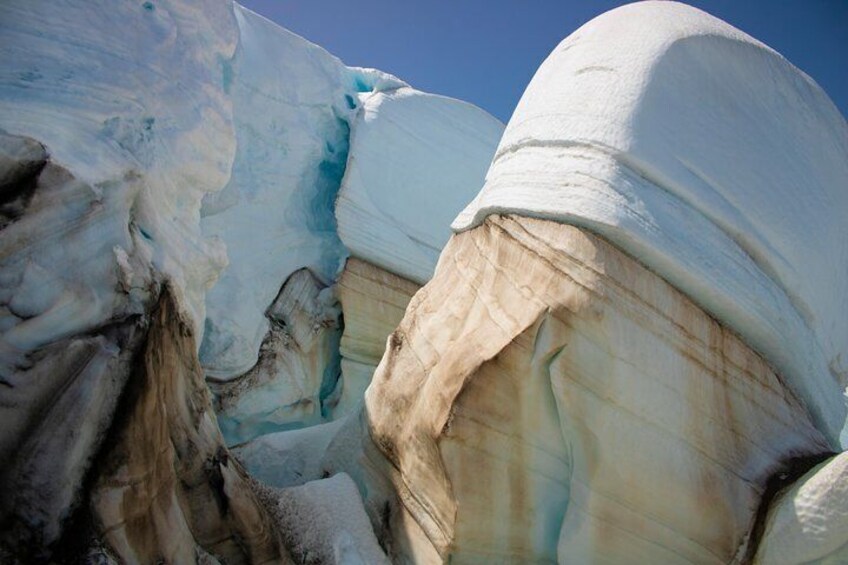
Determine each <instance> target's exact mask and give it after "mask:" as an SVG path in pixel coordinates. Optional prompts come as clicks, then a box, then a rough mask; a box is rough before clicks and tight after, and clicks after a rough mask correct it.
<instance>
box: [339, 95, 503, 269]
mask: <svg viewBox="0 0 848 565" xmlns="http://www.w3.org/2000/svg"><path fill="white" fill-rule="evenodd" d="M359 100H360V107H359V109H358V110H357V114H356V118H355V121H354V122H353V128H352V130H353V131H352V136H351V149H350V151H351V158H350V159H349V161H348V166H347V170H346V172H345V177H344V182H343V183H342V187H341V189H340V191H339V199H338V202H337V204H336V217H337V218H338V222H339V236H340V237H341V239H342V241H343V242H344V244H345V245H346V246H347V248H348V249H349V250H350V252H351V254H352V255H355V256H357V257H360V258H362V259H365V260H366V261H369V262H371V263H374V264H375V265H377V266H379V267H382V268H384V269H386V270H388V271H390V272H393V273H395V274H398V275H401V276H402V277H405V278H407V279H411V280H413V281H415V282H418V283H421V284H423V283H425V282H427V281H428V280H429V279H430V277H431V276H432V275H433V269H435V267H436V261H437V260H438V258H439V253H440V252H441V250H442V248H443V247H444V246H445V243H447V241H448V238H449V237H450V234H451V231H450V222H451V220H452V219H453V218H454V216H456V214H457V213H458V212H459V211H460V210H461V209H462V208H463V206H465V205H466V204H467V203H468V202H469V201H470V200H471V199H472V198H474V195H476V194H477V192H478V191H479V190H480V187H481V186H482V185H483V178H484V175H485V173H486V168H487V167H488V166H489V163H490V162H491V159H492V156H493V155H494V153H495V148H496V146H497V142H498V140H499V139H500V137H501V134H502V133H503V124H501V123H500V122H499V121H498V120H496V119H495V118H493V117H492V116H490V115H489V114H487V113H486V112H484V111H483V110H480V109H479V108H477V107H475V106H472V105H471V104H468V103H465V102H461V101H459V100H455V99H453V98H446V97H444V96H437V95H434V94H427V93H424V92H420V91H417V90H415V89H412V88H408V87H405V88H393V89H387V90H384V91H380V92H373V93H372V92H365V93H362V94H360V95H359Z"/></svg>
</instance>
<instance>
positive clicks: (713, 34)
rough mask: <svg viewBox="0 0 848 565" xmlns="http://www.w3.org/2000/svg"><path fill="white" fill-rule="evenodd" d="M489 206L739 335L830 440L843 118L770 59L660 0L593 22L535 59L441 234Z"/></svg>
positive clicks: (843, 357) (847, 280)
mask: <svg viewBox="0 0 848 565" xmlns="http://www.w3.org/2000/svg"><path fill="white" fill-rule="evenodd" d="M645 30H650V33H646V31H645ZM503 211H513V212H517V213H520V214H526V215H531V216H538V217H543V218H553V219H557V220H560V221H564V222H568V223H573V224H575V225H578V226H582V227H586V228H589V229H591V230H593V231H595V232H597V233H599V234H601V235H602V236H604V237H606V238H607V239H609V240H610V241H612V242H613V243H615V244H616V245H618V246H620V247H621V248H623V249H624V250H626V251H627V252H628V253H630V254H631V255H632V256H634V257H636V258H637V259H639V260H640V261H642V262H643V263H645V264H646V265H648V266H649V267H650V268H651V269H653V270H654V271H656V272H657V273H659V274H660V275H661V276H663V277H664V278H666V279H667V280H669V281H670V282H671V283H672V284H674V285H675V286H677V287H678V288H680V289H681V290H683V291H684V292H686V293H688V294H689V295H690V296H691V297H693V298H694V299H695V300H696V301H697V302H698V303H699V304H700V305H702V306H703V307H705V308H706V309H707V310H708V311H709V312H710V313H712V314H713V315H714V316H716V317H717V318H718V319H719V320H721V321H722V322H724V323H725V324H727V325H729V326H730V327H731V328H733V329H734V330H735V331H737V332H738V333H739V334H741V335H742V336H743V338H744V339H745V341H747V342H748V343H749V344H750V345H751V346H752V347H754V348H755V349H756V350H758V351H759V352H760V353H762V354H763V355H764V356H765V357H766V358H767V359H768V360H769V362H770V363H772V364H773V366H774V367H775V368H776V369H777V370H778V371H779V372H780V373H782V374H783V375H784V376H785V377H786V378H787V380H788V381H789V383H790V385H791V386H792V388H793V389H794V390H795V391H796V392H797V393H799V394H800V395H801V397H802V398H803V399H804V400H805V401H806V403H807V404H808V406H809V408H810V409H811V410H812V412H813V413H814V415H815V417H816V419H817V421H818V423H819V425H821V426H822V427H823V428H824V429H825V430H826V431H827V432H828V433H829V435H830V437H831V438H835V437H836V436H837V434H838V433H839V430H840V428H841V427H842V425H843V421H844V419H845V406H844V398H843V397H842V395H841V394H840V386H839V385H842V386H844V385H845V382H846V377H848V316H846V315H845V313H846V312H848V275H847V274H846V268H845V265H846V264H848V222H846V221H845V217H846V214H848V127H846V123H845V120H844V118H843V117H842V116H841V115H840V113H839V111H838V110H837V109H836V107H835V106H834V105H833V103H832V102H831V101H830V99H829V98H828V97H827V95H826V94H825V93H824V92H823V91H822V90H821V88H819V87H818V86H817V85H816V84H815V83H814V82H813V81H812V80H811V79H810V78H809V77H808V76H806V75H805V74H804V73H802V72H801V71H799V70H798V69H796V68H795V67H793V66H792V65H791V64H789V63H788V62H787V61H786V60H785V59H783V58H782V57H781V56H780V55H779V54H777V53H775V52H774V51H772V50H771V49H769V48H768V47H766V46H764V45H763V44H761V43H759V42H758V41H756V40H755V39H753V38H751V37H749V36H747V35H745V34H744V33H742V32H740V31H739V30H736V29H734V28H733V27H731V26H729V25H728V24H726V23H724V22H722V21H720V20H718V19H716V18H714V17H712V16H710V15H708V14H706V13H704V12H701V11H700V10H697V9H695V8H691V7H688V6H685V5H683V4H678V3H672V2H644V3H637V4H632V5H628V6H624V7H621V8H618V9H616V10H613V11H611V12H608V13H606V14H604V15H602V16H600V17H598V18H596V19H595V20H593V21H591V22H589V23H588V24H586V25H584V26H583V27H581V28H580V29H578V30H577V31H575V32H574V33H573V34H572V35H570V36H569V37H568V38H566V39H565V40H564V41H563V42H562V43H561V44H560V45H559V46H558V47H557V48H556V49H555V50H554V52H553V53H552V54H551V55H550V56H549V57H548V59H547V60H546V61H545V62H544V63H543V64H542V66H541V67H540V68H539V70H538V71H537V73H536V75H535V77H534V78H533V80H532V82H531V83H530V85H529V86H528V88H527V90H526V91H525V93H524V95H523V97H522V99H521V101H520V103H519V105H518V107H517V109H516V111H515V113H514V115H513V117H512V119H511V121H510V123H509V125H508V127H507V129H506V132H505V133H504V137H503V139H502V140H501V143H500V146H499V147H498V150H497V153H496V156H495V159H494V162H493V164H492V167H491V168H490V169H489V172H488V174H487V178H486V184H485V186H484V188H483V190H482V191H481V192H480V194H479V195H478V197H477V198H476V199H475V200H474V201H473V202H472V203H471V204H470V205H469V206H468V207H467V208H466V209H465V210H464V211H463V212H462V213H461V214H460V215H459V216H458V217H457V219H456V220H455V222H454V224H453V227H454V229H456V230H464V229H468V228H471V227H473V226H475V225H478V224H479V223H480V222H481V221H482V220H483V218H485V217H486V215H488V214H492V213H498V212H503Z"/></svg>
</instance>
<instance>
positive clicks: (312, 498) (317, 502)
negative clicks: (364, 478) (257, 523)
mask: <svg viewBox="0 0 848 565" xmlns="http://www.w3.org/2000/svg"><path fill="white" fill-rule="evenodd" d="M276 518H277V520H278V521H279V523H280V526H281V531H282V532H284V535H285V536H287V537H288V538H290V541H289V546H290V547H289V549H290V551H291V553H292V557H294V558H295V560H296V561H297V562H299V563H330V564H334V565H366V564H367V565H388V563H389V560H388V559H387V558H386V555H385V553H383V551H382V549H380V546H379V545H378V544H377V538H376V537H375V536H374V531H373V530H372V528H371V522H370V521H369V520H368V515H367V514H366V513H365V508H364V507H363V505H362V499H361V498H360V496H359V491H358V490H357V488H356V484H355V483H354V482H353V480H352V479H351V478H350V477H349V476H348V475H347V474H346V473H338V474H336V475H333V476H332V477H330V478H328V479H321V480H317V481H312V482H310V483H306V484H305V485H302V486H299V487H292V488H287V489H283V490H282V491H281V492H280V497H279V503H278V506H277V513H276Z"/></svg>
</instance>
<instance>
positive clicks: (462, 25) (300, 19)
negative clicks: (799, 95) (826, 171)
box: [239, 0, 848, 122]
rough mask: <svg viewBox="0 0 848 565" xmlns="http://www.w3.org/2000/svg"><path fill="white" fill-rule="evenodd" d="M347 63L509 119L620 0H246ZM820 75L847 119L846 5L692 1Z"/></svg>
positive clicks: (809, 0) (810, 0) (811, 0)
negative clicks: (535, 83)
mask: <svg viewBox="0 0 848 565" xmlns="http://www.w3.org/2000/svg"><path fill="white" fill-rule="evenodd" d="M239 2H240V3H241V4H243V5H244V6H246V7H248V8H250V9H251V10H253V11H255V12H257V13H259V14H262V15H263V16H265V17H267V18H269V19H271V20H273V21H275V22H277V23H279V24H280V25H282V26H283V27H286V28H288V29H290V30H292V31H294V32H295V33H298V34H300V35H302V36H304V37H306V38H307V39H309V40H310V41H313V42H315V43H317V44H319V45H321V46H322V47H324V48H326V49H327V50H328V51H330V52H331V53H333V54H334V55H337V56H338V57H340V58H341V59H342V60H343V61H344V62H345V63H346V64H348V65H357V66H364V67H375V68H378V69H381V70H384V71H387V72H390V73H392V74H395V75H397V76H398V77H400V78H402V79H404V80H405V81H407V82H409V83H410V84H412V85H413V86H415V87H416V88H419V89H421V90H426V91H429V92H436V93H439V94H446V95H448V96H454V97H456V98H460V99H462V100H467V101H469V102H472V103H474V104H476V105H478V106H480V107H482V108H484V109H486V110H488V111H489V112H490V113H492V114H494V115H495V116H496V117H497V118H499V119H500V120H502V121H503V122H506V121H508V120H509V117H510V115H512V110H513V109H514V108H515V105H516V104H517V102H518V99H519V98H520V97H521V93H522V92H523V91H524V88H525V87H526V86H527V83H528V82H529V81H530V79H531V77H532V76H533V73H534V72H535V71H536V68H537V67H538V66H539V64H540V63H541V62H542V61H543V60H544V58H545V57H546V56H547V55H548V53H549V52H550V51H551V50H552V49H553V48H554V47H555V46H556V45H557V44H558V43H559V42H560V40H562V39H563V38H564V37H566V36H567V35H568V34H570V33H571V32H572V31H574V30H575V29H577V28H578V27H580V26H581V25H582V24H583V23H585V22H587V21H589V20H590V19H592V18H593V17H595V16H597V15H598V14H601V13H603V12H605V11H607V10H609V9H611V8H614V7H616V6H619V5H622V4H626V3H627V2H623V1H614V0H559V1H556V0H349V1H341V0H239ZM689 3H690V4H692V5H694V6H697V7H699V8H701V9H703V10H706V11H707V12H710V13H711V14H713V15H715V16H718V17H719V18H721V19H723V20H725V21H727V22H729V23H731V24H733V25H734V26H736V27H738V28H740V29H742V30H744V31H746V32H747V33H749V34H750V35H753V36H754V37H756V38H758V39H760V40H761V41H763V42H765V43H767V44H768V45H770V46H771V47H773V48H774V49H776V50H777V51H779V52H780V53H782V54H783V55H784V56H785V57H786V58H787V59H789V60H790V61H792V62H793V63H794V64H795V65H796V66H798V67H800V68H801V69H803V70H804V71H805V72H806V73H807V74H809V75H810V76H812V77H813V78H814V79H815V80H816V82H818V83H819V84H820V85H821V86H822V87H823V88H824V89H825V91H826V92H827V93H828V94H829V95H830V97H831V98H832V99H833V101H834V102H835V103H836V105H837V106H838V107H839V109H840V111H841V112H842V115H843V116H848V0H692V1H690V2H689Z"/></svg>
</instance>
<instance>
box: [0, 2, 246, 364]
mask: <svg viewBox="0 0 848 565" xmlns="http://www.w3.org/2000/svg"><path fill="white" fill-rule="evenodd" d="M147 5H149V6H150V7H149V8H147V7H146V6H147ZM127 29H132V30H133V31H134V33H133V34H131V35H129V36H128V35H127V33H126V30H127ZM236 41H237V34H236V27H235V22H234V21H233V16H232V8H231V6H230V4H229V3H228V2H224V1H210V2H204V3H203V4H202V5H201V4H200V3H189V2H169V1H164V2H157V3H156V5H155V6H154V5H153V4H151V3H141V2H133V3H120V4H115V3H113V2H108V1H93V2H82V1H78V2H68V3H66V4H62V6H61V9H60V7H59V6H57V5H55V4H54V3H51V2H30V1H28V0H20V1H18V0H12V1H9V2H3V3H2V4H0V59H1V60H2V61H3V65H2V66H3V71H2V73H0V99H2V101H3V103H2V104H0V129H2V130H5V131H6V132H8V133H9V134H12V135H15V136H27V137H29V138H32V139H35V140H37V141H39V142H41V143H42V144H43V145H44V146H45V148H46V150H47V152H48V153H49V156H50V159H51V164H50V165H48V167H47V168H45V169H44V172H43V173H42V175H41V178H40V179H39V187H38V188H37V189H36V190H35V193H34V195H33V198H32V201H31V202H30V203H29V206H28V208H27V209H26V213H25V214H24V215H23V216H22V217H21V218H20V219H18V220H17V221H15V222H13V223H11V224H10V225H8V226H6V227H5V229H4V233H3V239H2V242H1V243H0V273H2V277H0V300H1V301H2V302H3V303H4V304H8V305H11V310H9V309H4V310H3V312H2V327H3V335H2V339H0V350H2V361H3V362H4V363H17V362H19V360H20V355H21V354H22V353H25V352H27V351H30V350H32V349H34V348H37V347H40V346H42V345H44V344H45V343H49V342H51V341H53V340H56V339H59V338H62V337H65V336H68V335H71V334H75V333H78V332H82V331H86V330H89V329H91V328H93V327H96V326H98V325H100V324H103V323H104V322H106V321H107V320H109V319H110V318H117V317H121V316H123V315H126V314H128V313H132V312H133V311H137V310H138V308H139V304H140V302H141V301H143V300H144V296H145V293H146V289H147V288H148V287H149V286H150V284H151V281H152V280H153V279H154V278H155V277H166V278H169V279H170V280H171V281H172V282H173V287H174V291H175V292H177V293H178V294H179V295H180V297H181V304H182V306H183V307H184V308H186V309H187V310H188V311H189V312H188V313H189V314H190V315H191V317H192V319H193V320H194V322H195V324H196V325H197V327H196V329H198V330H199V325H200V323H201V321H202V320H203V317H204V294H205V291H206V288H207V287H208V286H209V285H210V284H211V283H212V282H213V281H214V280H215V278H216V276H217V273H218V271H219V270H220V269H221V267H222V266H223V265H224V263H225V256H224V250H223V248H222V247H221V246H220V245H219V244H217V243H215V242H214V241H209V240H207V239H205V238H203V237H202V236H201V233H200V229H199V222H198V220H199V209H200V201H201V198H202V197H203V195H204V194H206V193H208V192H211V191H216V190H219V189H220V188H221V187H222V186H223V185H224V184H225V183H226V182H227V179H228V177H229V171H230V165H231V163H232V158H233V153H234V151H235V140H234V137H233V135H232V125H231V104H230V101H229V99H228V97H227V96H226V94H225V92H224V88H223V87H222V83H223V81H224V80H225V76H226V73H225V68H224V66H223V63H222V62H223V61H226V60H228V59H229V58H230V57H231V56H232V53H233V50H234V49H235V47H236ZM154 272H155V273H158V274H154Z"/></svg>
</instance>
